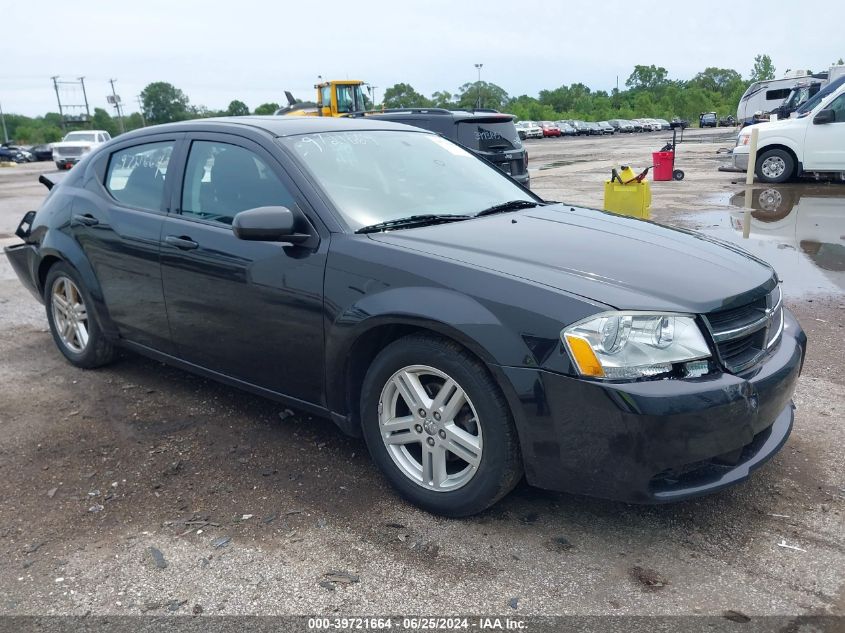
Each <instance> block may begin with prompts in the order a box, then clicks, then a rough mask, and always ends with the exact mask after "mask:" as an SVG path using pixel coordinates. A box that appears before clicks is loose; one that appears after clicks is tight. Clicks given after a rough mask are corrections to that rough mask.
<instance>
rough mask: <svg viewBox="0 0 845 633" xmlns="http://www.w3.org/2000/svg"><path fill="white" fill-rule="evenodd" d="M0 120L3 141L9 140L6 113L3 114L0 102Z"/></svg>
mask: <svg viewBox="0 0 845 633" xmlns="http://www.w3.org/2000/svg"><path fill="white" fill-rule="evenodd" d="M0 121H2V122H3V142H4V143H8V142H9V133H8V132H7V131H6V115H4V114H3V105H2V104H0Z"/></svg>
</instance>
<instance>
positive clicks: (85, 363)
mask: <svg viewBox="0 0 845 633" xmlns="http://www.w3.org/2000/svg"><path fill="white" fill-rule="evenodd" d="M44 306H45V307H46V309H47V322H48V323H49V324H50V333H51V334H52V335H53V341H54V342H55V343H56V347H58V348H59V351H60V352H61V353H62V354H64V356H65V358H67V359H68V360H69V361H70V362H71V364H72V365H76V366H77V367H81V368H83V369H92V368H94V367H100V366H101V365H105V364H107V363H110V362H111V361H112V360H114V356H115V351H114V346H113V345H112V344H111V343H110V342H109V341H108V340H107V339H106V337H105V335H104V334H103V332H102V330H101V329H100V325H99V323H97V319H96V317H95V315H94V302H93V301H92V300H91V295H90V293H89V292H88V290H87V289H86V288H85V286H84V284H83V283H82V279H81V278H80V276H79V273H77V272H76V270H75V269H74V268H72V267H71V266H69V265H68V264H66V263H64V262H58V263H56V264H53V266H52V267H51V268H50V270H49V271H48V273H47V279H46V281H45V283H44Z"/></svg>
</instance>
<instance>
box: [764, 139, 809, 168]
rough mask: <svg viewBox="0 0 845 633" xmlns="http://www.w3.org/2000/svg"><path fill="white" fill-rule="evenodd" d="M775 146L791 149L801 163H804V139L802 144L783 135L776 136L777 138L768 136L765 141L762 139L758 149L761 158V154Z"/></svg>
mask: <svg viewBox="0 0 845 633" xmlns="http://www.w3.org/2000/svg"><path fill="white" fill-rule="evenodd" d="M773 145H781V146H783V147H786V148H787V149H789V150H790V151H791V152H792V153H793V154H795V157H796V158H797V159H798V162H799V163H803V162H804V149H803V139H802V142H798V141H796V140H795V139H793V138H790V137H788V136H783V135H776V136H768V135H767V136H766V138H765V139H761V141H760V143H759V144H758V147H757V155H758V156H759V155H760V153H761V152H763V151H765V150H766V149H767V148H768V147H771V146H773Z"/></svg>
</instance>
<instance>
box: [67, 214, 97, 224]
mask: <svg viewBox="0 0 845 633" xmlns="http://www.w3.org/2000/svg"><path fill="white" fill-rule="evenodd" d="M72 220H73V221H74V222H75V223H76V224H82V225H83V226H96V225H98V224H99V223H100V221H99V220H98V219H97V218H95V217H94V216H93V215H91V214H90V213H86V214H84V215H83V214H76V215H74V216H73V218H72Z"/></svg>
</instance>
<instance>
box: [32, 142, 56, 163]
mask: <svg viewBox="0 0 845 633" xmlns="http://www.w3.org/2000/svg"><path fill="white" fill-rule="evenodd" d="M31 151H32V155H33V156H34V157H35V160H40V161H44V160H53V146H52V145H51V144H50V143H45V144H43V145H35V146H34V147H33V148H32V150H31Z"/></svg>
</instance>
